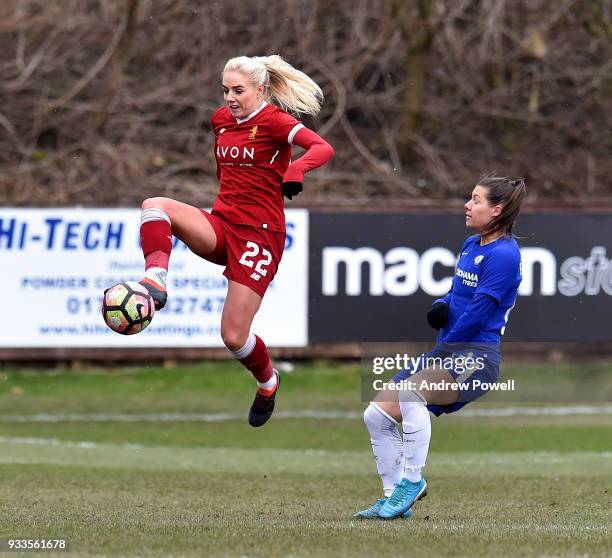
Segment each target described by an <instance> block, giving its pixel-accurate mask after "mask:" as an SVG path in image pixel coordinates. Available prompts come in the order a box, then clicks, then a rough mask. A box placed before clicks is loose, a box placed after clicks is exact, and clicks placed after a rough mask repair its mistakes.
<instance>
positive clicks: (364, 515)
mask: <svg viewBox="0 0 612 558" xmlns="http://www.w3.org/2000/svg"><path fill="white" fill-rule="evenodd" d="M386 501H387V499H386V498H381V499H380V500H377V501H376V502H374V503H373V504H372V505H371V506H370V507H369V508H367V509H365V510H361V511H360V512H357V513H356V514H355V515H353V517H355V518H357V519H380V516H379V515H378V512H379V511H380V509H381V508H382V507H383V505H384V503H385V502H386ZM411 515H412V509H409V510H408V511H407V512H405V513H403V514H402V517H410V516H411Z"/></svg>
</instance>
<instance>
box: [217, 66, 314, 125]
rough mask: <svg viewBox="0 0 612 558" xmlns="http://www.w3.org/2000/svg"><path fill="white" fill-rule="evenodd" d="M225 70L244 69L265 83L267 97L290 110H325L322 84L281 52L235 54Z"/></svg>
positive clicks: (255, 82)
mask: <svg viewBox="0 0 612 558" xmlns="http://www.w3.org/2000/svg"><path fill="white" fill-rule="evenodd" d="M223 72H240V73H242V74H245V75H246V76H247V77H248V79H249V80H250V81H251V83H252V84H253V85H255V87H258V86H260V85H263V86H264V91H265V96H266V98H267V99H269V100H271V101H272V102H275V104H278V105H279V106H280V107H281V108H282V109H283V110H286V111H288V112H293V113H298V114H311V115H313V116H314V115H316V114H318V113H319V111H320V110H321V103H322V102H323V92H322V91H321V88H320V87H319V86H318V85H317V84H316V83H315V82H314V81H313V80H312V79H310V78H309V77H308V76H307V75H306V74H305V73H304V72H301V71H300V70H297V69H296V68H294V67H293V66H292V65H291V64H289V63H288V62H285V61H284V60H283V59H282V58H281V57H280V56H278V55H277V54H273V55H271V56H254V57H252V58H249V57H248V56H239V57H237V58H232V59H231V60H228V62H227V63H226V64H225V68H224V69H223Z"/></svg>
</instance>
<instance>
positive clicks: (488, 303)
mask: <svg viewBox="0 0 612 558" xmlns="http://www.w3.org/2000/svg"><path fill="white" fill-rule="evenodd" d="M478 290H479V289H477V290H476V293H475V294H474V297H473V298H472V300H471V301H470V303H469V304H468V307H467V308H466V310H465V312H464V313H463V314H461V316H460V317H459V319H458V320H457V321H456V322H455V325H454V326H453V329H451V330H450V331H449V332H448V335H447V336H446V337H445V338H444V343H460V342H463V343H465V342H467V341H471V340H472V339H474V337H476V335H477V334H478V333H479V332H480V331H481V330H482V328H483V327H484V325H485V324H487V323H488V321H489V319H490V318H491V316H492V315H493V312H495V310H496V308H497V307H498V305H499V303H498V301H497V300H496V299H495V298H493V297H491V296H489V295H488V294H483V293H479V292H478Z"/></svg>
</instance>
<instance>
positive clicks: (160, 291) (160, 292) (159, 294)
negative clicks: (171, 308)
mask: <svg viewBox="0 0 612 558" xmlns="http://www.w3.org/2000/svg"><path fill="white" fill-rule="evenodd" d="M138 282H139V283H140V284H141V285H142V286H143V287H144V288H145V289H147V291H149V294H150V295H151V297H152V298H153V302H154V304H155V310H161V309H162V308H163V307H164V306H166V301H167V300H168V293H167V292H166V289H164V288H163V287H162V286H161V285H159V284H157V283H155V282H154V281H152V280H151V279H149V278H148V277H145V278H144V279H141V280H140V281H138Z"/></svg>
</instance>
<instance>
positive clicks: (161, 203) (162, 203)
mask: <svg viewBox="0 0 612 558" xmlns="http://www.w3.org/2000/svg"><path fill="white" fill-rule="evenodd" d="M168 201H169V198H162V197H155V198H147V199H146V200H144V201H143V202H142V209H143V210H144V209H161V210H162V211H164V210H165V209H167V207H166V206H167V205H168V203H167V202H168Z"/></svg>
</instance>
